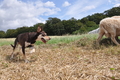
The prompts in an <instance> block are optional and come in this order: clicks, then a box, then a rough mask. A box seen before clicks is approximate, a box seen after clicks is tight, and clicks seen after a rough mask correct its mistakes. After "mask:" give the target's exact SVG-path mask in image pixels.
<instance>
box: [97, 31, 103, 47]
mask: <svg viewBox="0 0 120 80" xmlns="http://www.w3.org/2000/svg"><path fill="white" fill-rule="evenodd" d="M104 34H105V33H104V32H100V33H99V36H98V38H97V40H96V42H97V45H99V42H100V40H101V39H102V37H103V35H104Z"/></svg>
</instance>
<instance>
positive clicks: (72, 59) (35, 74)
mask: <svg viewBox="0 0 120 80" xmlns="http://www.w3.org/2000/svg"><path fill="white" fill-rule="evenodd" d="M54 39H55V37H54ZM8 41H9V40H8ZM12 41H13V39H12ZM94 41H95V39H90V38H88V37H84V36H83V37H82V38H80V39H78V40H75V41H72V42H69V43H57V44H41V45H35V48H36V52H35V53H32V54H30V53H28V52H29V49H26V52H27V53H26V55H27V59H28V60H29V61H30V62H29V63H24V60H23V55H22V53H21V52H20V54H18V52H17V51H16V54H15V56H14V59H12V60H10V54H11V52H12V47H11V46H10V45H2V46H0V80H120V47H119V46H112V45H109V46H107V47H106V46H101V47H99V48H97V49H96V48H95V47H96V46H95V44H94Z"/></svg>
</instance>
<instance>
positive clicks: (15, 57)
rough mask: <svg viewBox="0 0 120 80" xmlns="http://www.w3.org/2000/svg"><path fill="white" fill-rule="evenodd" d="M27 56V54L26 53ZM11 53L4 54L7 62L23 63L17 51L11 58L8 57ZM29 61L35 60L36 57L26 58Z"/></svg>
mask: <svg viewBox="0 0 120 80" xmlns="http://www.w3.org/2000/svg"><path fill="white" fill-rule="evenodd" d="M26 56H27V55H26ZM10 57H11V55H7V56H6V61H8V62H10V63H11V62H13V63H25V60H24V59H23V56H22V55H20V54H19V53H16V54H14V57H13V58H12V59H10ZM28 60H29V63H32V62H35V61H36V60H37V59H36V58H32V57H31V59H28Z"/></svg>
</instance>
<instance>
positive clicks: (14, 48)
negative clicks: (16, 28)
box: [10, 39, 17, 49]
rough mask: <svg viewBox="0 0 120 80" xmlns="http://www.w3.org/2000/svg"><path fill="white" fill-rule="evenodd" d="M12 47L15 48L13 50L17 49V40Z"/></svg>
mask: <svg viewBox="0 0 120 80" xmlns="http://www.w3.org/2000/svg"><path fill="white" fill-rule="evenodd" d="M10 45H11V46H12V47H13V49H15V47H16V45H17V39H15V42H14V45H12V44H10Z"/></svg>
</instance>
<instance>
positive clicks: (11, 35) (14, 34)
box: [6, 29, 17, 38]
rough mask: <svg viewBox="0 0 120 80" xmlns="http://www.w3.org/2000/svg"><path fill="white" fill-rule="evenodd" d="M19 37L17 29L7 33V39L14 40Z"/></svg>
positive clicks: (9, 30)
mask: <svg viewBox="0 0 120 80" xmlns="http://www.w3.org/2000/svg"><path fill="white" fill-rule="evenodd" d="M16 36H17V30H15V29H8V30H7V32H6V38H13V37H16Z"/></svg>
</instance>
